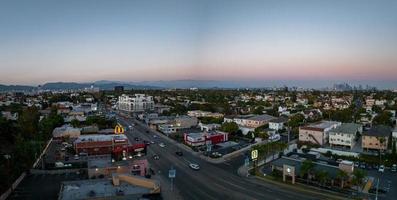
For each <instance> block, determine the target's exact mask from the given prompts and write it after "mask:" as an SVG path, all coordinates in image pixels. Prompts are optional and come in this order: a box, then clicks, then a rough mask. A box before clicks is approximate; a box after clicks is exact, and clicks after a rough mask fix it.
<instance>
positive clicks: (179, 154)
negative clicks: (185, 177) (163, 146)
mask: <svg viewBox="0 0 397 200" xmlns="http://www.w3.org/2000/svg"><path fill="white" fill-rule="evenodd" d="M175 154H176V155H178V156H183V152H182V151H177V152H175Z"/></svg>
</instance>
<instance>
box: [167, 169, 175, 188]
mask: <svg viewBox="0 0 397 200" xmlns="http://www.w3.org/2000/svg"><path fill="white" fill-rule="evenodd" d="M175 177H176V170H175V169H174V167H173V166H171V169H170V170H168V178H170V179H171V191H173V190H174V178H175Z"/></svg>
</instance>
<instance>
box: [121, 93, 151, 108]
mask: <svg viewBox="0 0 397 200" xmlns="http://www.w3.org/2000/svg"><path fill="white" fill-rule="evenodd" d="M118 109H119V110H122V111H127V112H143V111H153V110H154V101H153V97H152V96H147V95H145V94H134V95H133V96H129V95H126V94H123V95H121V96H119V101H118Z"/></svg>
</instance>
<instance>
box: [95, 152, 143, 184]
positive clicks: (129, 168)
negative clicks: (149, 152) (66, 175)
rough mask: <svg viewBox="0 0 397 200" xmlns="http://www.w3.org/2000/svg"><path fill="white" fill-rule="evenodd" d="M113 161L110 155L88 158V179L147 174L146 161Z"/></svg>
mask: <svg viewBox="0 0 397 200" xmlns="http://www.w3.org/2000/svg"><path fill="white" fill-rule="evenodd" d="M113 161H114V160H113ZM113 161H112V158H111V156H110V155H108V156H102V157H92V156H90V157H89V159H88V162H87V167H88V177H89V178H91V179H93V178H100V177H103V178H110V177H112V174H113V173H123V174H133V175H139V176H142V177H143V176H145V175H146V174H147V173H149V164H148V161H147V160H146V159H139V160H137V159H134V160H122V161H117V162H113Z"/></svg>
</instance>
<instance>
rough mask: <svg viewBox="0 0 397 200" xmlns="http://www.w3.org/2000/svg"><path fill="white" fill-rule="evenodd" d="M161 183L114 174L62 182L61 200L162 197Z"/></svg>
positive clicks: (59, 197) (59, 196)
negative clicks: (110, 177) (102, 177)
mask: <svg viewBox="0 0 397 200" xmlns="http://www.w3.org/2000/svg"><path fill="white" fill-rule="evenodd" d="M160 193H161V189H160V183H159V182H158V181H156V180H151V179H147V178H142V177H138V176H132V175H129V174H113V175H112V179H111V180H110V179H89V180H78V181H65V182H62V185H61V190H60V192H59V195H58V199H59V200H75V199H88V200H97V199H144V198H145V197H147V196H153V197H154V196H156V195H157V196H158V198H160Z"/></svg>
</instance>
